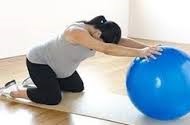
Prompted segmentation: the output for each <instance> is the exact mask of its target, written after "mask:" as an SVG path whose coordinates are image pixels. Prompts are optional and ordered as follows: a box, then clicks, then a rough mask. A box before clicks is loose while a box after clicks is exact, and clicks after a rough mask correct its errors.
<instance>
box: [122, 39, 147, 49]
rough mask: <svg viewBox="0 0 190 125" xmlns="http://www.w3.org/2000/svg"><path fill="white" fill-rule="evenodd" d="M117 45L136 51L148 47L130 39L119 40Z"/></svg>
mask: <svg viewBox="0 0 190 125" xmlns="http://www.w3.org/2000/svg"><path fill="white" fill-rule="evenodd" d="M118 44H119V45H122V46H125V47H131V48H138V49H142V48H145V47H149V46H148V45H145V44H143V43H140V42H139V41H137V40H134V39H131V38H121V40H120V41H119V43H118Z"/></svg>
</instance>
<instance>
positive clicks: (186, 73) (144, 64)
mask: <svg viewBox="0 0 190 125" xmlns="http://www.w3.org/2000/svg"><path fill="white" fill-rule="evenodd" d="M161 47H162V48H163V51H162V55H161V56H157V59H156V60H154V59H150V60H149V61H147V60H146V59H143V58H138V57H137V58H135V59H134V60H133V61H132V63H131V65H130V67H129V69H128V72H127V76H126V87H127V93H128V96H129V98H130V100H131V101H132V103H133V104H134V106H135V107H136V108H137V109H138V110H139V111H140V112H142V113H143V114H145V115H146V116H149V117H151V118H154V119H158V120H172V119H177V118H179V117H181V116H184V115H185V114H187V113H188V112H189V111H190V56H189V55H188V54H186V53H185V52H183V51H182V50H179V49H177V48H173V47H167V46H161Z"/></svg>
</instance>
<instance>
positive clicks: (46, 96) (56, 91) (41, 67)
mask: <svg viewBox="0 0 190 125" xmlns="http://www.w3.org/2000/svg"><path fill="white" fill-rule="evenodd" d="M26 64H27V68H28V72H29V75H30V77H31V79H32V81H33V82H34V84H35V85H36V87H37V88H28V89H27V95H28V97H29V99H30V100H31V101H33V102H36V103H41V104H47V105H56V104H59V102H60V101H61V99H62V96H61V91H69V92H81V91H83V89H84V85H83V81H82V79H81V78H80V76H79V74H78V73H77V71H75V72H74V73H73V74H72V75H71V76H70V77H67V78H57V77H56V74H55V72H54V71H53V70H52V69H51V68H50V67H49V66H48V65H45V64H35V63H31V62H30V61H29V60H28V59H26Z"/></svg>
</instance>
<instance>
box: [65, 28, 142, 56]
mask: <svg viewBox="0 0 190 125" xmlns="http://www.w3.org/2000/svg"><path fill="white" fill-rule="evenodd" d="M64 37H65V38H66V39H67V40H68V41H70V42H72V43H74V44H80V45H82V46H84V47H87V48H89V49H94V50H96V51H99V52H102V53H105V54H107V55H112V56H130V57H136V56H140V50H139V49H135V48H128V47H125V46H121V45H116V44H112V43H105V42H102V41H99V40H97V39H95V38H93V37H92V36H91V35H90V34H89V33H88V31H86V30H85V29H82V28H76V27H75V28H69V29H67V30H65V32H64Z"/></svg>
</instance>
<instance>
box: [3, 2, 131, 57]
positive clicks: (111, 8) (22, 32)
mask: <svg viewBox="0 0 190 125" xmlns="http://www.w3.org/2000/svg"><path fill="white" fill-rule="evenodd" d="M97 15H105V16H106V17H107V19H110V20H114V21H115V22H117V23H118V24H119V25H120V26H121V28H122V30H123V34H124V35H127V29H128V0H1V1H0V58H5V57H11V56H16V55H23V54H26V52H27V51H28V49H29V48H30V47H32V46H35V45H36V44H38V43H39V42H45V41H46V40H49V39H51V38H53V37H55V36H56V35H57V34H58V33H61V32H63V30H64V28H65V27H66V26H67V25H69V24H70V23H72V22H74V21H78V20H88V19H91V18H93V17H94V16H97Z"/></svg>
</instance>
